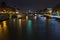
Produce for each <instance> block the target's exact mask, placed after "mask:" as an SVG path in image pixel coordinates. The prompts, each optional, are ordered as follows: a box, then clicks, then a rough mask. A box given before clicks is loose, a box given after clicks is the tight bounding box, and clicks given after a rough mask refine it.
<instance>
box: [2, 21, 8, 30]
mask: <svg viewBox="0 0 60 40" xmlns="http://www.w3.org/2000/svg"><path fill="white" fill-rule="evenodd" d="M3 29H4V31H7V24H6V21H3Z"/></svg>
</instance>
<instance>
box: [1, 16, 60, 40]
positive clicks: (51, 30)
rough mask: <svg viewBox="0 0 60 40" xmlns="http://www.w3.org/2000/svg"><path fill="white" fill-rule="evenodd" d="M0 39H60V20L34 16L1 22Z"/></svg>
mask: <svg viewBox="0 0 60 40" xmlns="http://www.w3.org/2000/svg"><path fill="white" fill-rule="evenodd" d="M0 40H60V22H58V21H57V20H56V19H46V18H45V17H40V16H34V17H28V16H26V17H25V18H22V19H9V20H6V21H3V22H0Z"/></svg>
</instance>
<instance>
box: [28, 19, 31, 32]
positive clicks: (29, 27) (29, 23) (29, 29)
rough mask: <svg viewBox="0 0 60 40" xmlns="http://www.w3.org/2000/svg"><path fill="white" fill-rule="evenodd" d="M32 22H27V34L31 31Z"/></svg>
mask: <svg viewBox="0 0 60 40" xmlns="http://www.w3.org/2000/svg"><path fill="white" fill-rule="evenodd" d="M31 27H32V21H31V20H28V33H31V30H32V28H31Z"/></svg>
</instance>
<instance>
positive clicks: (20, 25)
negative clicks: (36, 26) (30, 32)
mask: <svg viewBox="0 0 60 40" xmlns="http://www.w3.org/2000/svg"><path fill="white" fill-rule="evenodd" d="M18 21H19V28H20V30H21V31H22V19H19V20H18Z"/></svg>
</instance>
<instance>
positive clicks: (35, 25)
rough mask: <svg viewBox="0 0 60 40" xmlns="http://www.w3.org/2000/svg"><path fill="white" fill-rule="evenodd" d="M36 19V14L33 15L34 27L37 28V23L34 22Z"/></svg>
mask: <svg viewBox="0 0 60 40" xmlns="http://www.w3.org/2000/svg"><path fill="white" fill-rule="evenodd" d="M36 21H37V16H34V29H36V28H37V23H36Z"/></svg>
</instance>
